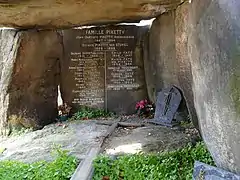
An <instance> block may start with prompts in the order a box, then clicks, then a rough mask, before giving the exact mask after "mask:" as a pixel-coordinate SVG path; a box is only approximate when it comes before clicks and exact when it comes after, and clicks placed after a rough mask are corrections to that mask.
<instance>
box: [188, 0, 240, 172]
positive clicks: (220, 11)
mask: <svg viewBox="0 0 240 180" xmlns="http://www.w3.org/2000/svg"><path fill="white" fill-rule="evenodd" d="M239 9H240V1H239V0H231V1H228V0H221V1H219V0H205V1H202V0H194V1H193V2H192V4H190V7H189V40H188V41H189V56H190V62H191V66H192V75H193V92H194V100H195V107H196V110H197V114H198V118H199V124H200V126H201V131H202V136H203V138H204V141H205V142H206V144H207V146H208V148H209V150H210V151H211V154H212V155H213V158H214V160H215V162H216V164H217V165H218V166H219V167H221V168H223V169H226V170H230V171H232V172H236V173H238V174H239V173H240V151H239V149H240V147H239V145H240V135H239V134H240V101H239V99H240V22H239V19H240V11H239Z"/></svg>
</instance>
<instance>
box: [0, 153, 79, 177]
mask: <svg viewBox="0 0 240 180" xmlns="http://www.w3.org/2000/svg"><path fill="white" fill-rule="evenodd" d="M53 154H54V155H55V160H54V161H52V162H47V161H39V162H35V163H32V164H28V163H23V162H18V161H0V180H68V179H70V178H71V176H72V174H73V173H74V171H75V169H76V167H77V164H78V160H77V159H76V158H75V157H73V156H70V155H68V153H67V151H65V150H61V149H59V148H55V149H54V151H53Z"/></svg>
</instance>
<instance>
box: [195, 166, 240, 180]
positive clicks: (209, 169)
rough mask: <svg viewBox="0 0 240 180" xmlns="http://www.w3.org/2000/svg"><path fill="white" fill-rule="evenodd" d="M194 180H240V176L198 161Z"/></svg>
mask: <svg viewBox="0 0 240 180" xmlns="http://www.w3.org/2000/svg"><path fill="white" fill-rule="evenodd" d="M193 180H240V176H238V175H236V174H233V173H231V172H228V171H225V170H222V169H219V168H217V167H213V166H209V165H207V164H204V163H201V162H198V161H196V162H195V164H194V171H193Z"/></svg>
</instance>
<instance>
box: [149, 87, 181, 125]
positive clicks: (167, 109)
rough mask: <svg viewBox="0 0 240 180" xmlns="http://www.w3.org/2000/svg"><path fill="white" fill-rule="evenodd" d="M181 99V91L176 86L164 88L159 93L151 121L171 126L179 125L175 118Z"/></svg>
mask: <svg viewBox="0 0 240 180" xmlns="http://www.w3.org/2000/svg"><path fill="white" fill-rule="evenodd" d="M181 100H182V96H181V93H180V92H179V90H178V89H177V88H176V87H174V86H172V87H168V88H165V89H163V90H162V91H161V92H159V93H158V95H157V103H156V110H155V115H154V120H150V122H152V123H155V124H159V125H164V126H169V127H172V126H174V125H177V124H178V122H174V121H173V119H174V116H175V114H176V112H177V110H178V107H179V105H180V102H181Z"/></svg>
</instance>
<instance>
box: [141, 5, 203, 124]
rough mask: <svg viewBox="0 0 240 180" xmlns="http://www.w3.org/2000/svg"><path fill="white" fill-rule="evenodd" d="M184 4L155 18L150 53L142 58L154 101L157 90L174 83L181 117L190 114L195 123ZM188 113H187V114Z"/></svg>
mask: <svg viewBox="0 0 240 180" xmlns="http://www.w3.org/2000/svg"><path fill="white" fill-rule="evenodd" d="M187 6H188V5H187V4H184V5H182V6H180V7H178V8H177V10H176V11H172V12H168V13H165V14H163V15H161V16H159V17H158V18H156V19H155V20H154V22H153V24H152V27H151V30H150V33H149V55H148V58H146V59H145V76H146V84H147V88H148V94H149V97H150V99H151V100H152V101H156V94H157V93H156V92H158V91H161V90H162V89H163V88H165V87H168V86H171V85H174V86H176V87H178V88H179V89H180V90H181V92H182V93H183V96H184V100H183V102H182V103H181V105H180V112H181V113H183V118H188V117H187V116H190V118H191V120H192V122H193V123H194V125H195V126H196V127H198V122H197V115H196V111H195V108H194V99H193V94H192V76H191V66H190V62H189V58H188V47H187V42H188V38H187V27H188V25H187V24H186V22H187V20H188V19H187V17H188V16H187V13H188V11H187ZM188 114H190V115H188Z"/></svg>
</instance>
